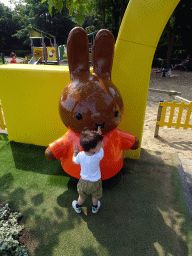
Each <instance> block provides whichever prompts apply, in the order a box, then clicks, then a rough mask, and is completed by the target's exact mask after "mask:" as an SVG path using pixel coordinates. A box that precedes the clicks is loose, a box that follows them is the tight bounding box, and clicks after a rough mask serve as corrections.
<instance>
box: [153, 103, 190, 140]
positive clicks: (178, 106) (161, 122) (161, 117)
mask: <svg viewBox="0 0 192 256" xmlns="http://www.w3.org/2000/svg"><path fill="white" fill-rule="evenodd" d="M168 107H170V113H169V116H168V121H166V120H165V118H166V111H167V108H168ZM184 109H186V111H185V112H186V113H184V111H183V110H184ZM175 110H176V111H177V112H178V113H177V119H176V122H174V120H173V119H175V117H174V114H175ZM191 111H192V102H190V103H188V104H186V103H184V102H183V101H182V102H181V103H176V102H175V101H172V102H167V101H166V100H165V101H160V102H159V109H158V113H157V122H156V128H155V134H154V137H157V136H158V132H159V127H163V126H167V127H168V128H171V127H175V128H176V129H179V128H180V127H183V129H185V130H186V129H188V128H191V129H192V120H191V123H190V116H191ZM183 114H185V118H184V119H185V120H184V123H181V121H182V120H181V119H182V115H183ZM191 119H192V118H191Z"/></svg>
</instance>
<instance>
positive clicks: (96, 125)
mask: <svg viewBox="0 0 192 256" xmlns="http://www.w3.org/2000/svg"><path fill="white" fill-rule="evenodd" d="M104 125H105V122H103V123H101V124H98V123H96V124H95V128H96V129H97V128H98V126H101V128H104Z"/></svg>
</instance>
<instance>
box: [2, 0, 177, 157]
mask: <svg viewBox="0 0 192 256" xmlns="http://www.w3.org/2000/svg"><path fill="white" fill-rule="evenodd" d="M178 3H179V0H131V1H130V2H129V5H128V7H127V10H126V13H125V15H124V18H123V21H122V24H121V28H120V31H119V35H118V38H117V42H116V45H115V54H114V63H113V69H112V81H113V83H114V84H115V85H116V86H117V87H118V88H119V90H120V91H121V94H122V97H123V101H124V117H123V120H122V121H121V123H120V125H119V127H118V128H119V129H121V130H123V131H126V132H129V133H132V134H134V135H135V136H136V137H138V138H139V140H140V141H141V140H142V133H143V124H144V118H145V109H146V103H147V94H148V86H149V79H150V70H151V63H152V60H153V55H154V52H155V49H156V46H157V43H158V41H159V38H160V35H161V33H162V31H163V28H164V27H165V25H166V22H167V20H168V19H169V17H170V15H171V13H172V12H173V10H174V8H175V7H176V5H177V4H178ZM0 78H1V84H0V98H1V101H2V105H3V110H4V115H5V119H6V124H7V129H8V134H9V139H10V140H14V141H16V142H23V143H32V144H37V145H42V146H48V144H49V143H50V142H52V141H54V140H55V139H57V138H59V137H60V136H62V135H63V134H64V133H65V132H66V131H67V128H66V127H65V126H64V125H63V123H62V122H61V120H60V116H59V111H58V103H59V98H60V95H61V92H62V90H63V88H64V87H65V86H66V85H67V84H68V82H69V81H70V77H69V72H68V67H64V66H46V65H19V64H18V65H13V64H10V65H2V66H0ZM151 136H153V134H152V135H151ZM139 155H140V149H138V150H136V151H131V150H129V151H125V152H124V156H125V157H126V156H129V157H131V158H139Z"/></svg>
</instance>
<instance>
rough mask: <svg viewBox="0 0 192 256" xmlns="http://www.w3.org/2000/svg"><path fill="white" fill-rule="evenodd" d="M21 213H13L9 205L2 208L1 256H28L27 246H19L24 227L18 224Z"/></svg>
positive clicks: (0, 227) (0, 222) (0, 230)
mask: <svg viewBox="0 0 192 256" xmlns="http://www.w3.org/2000/svg"><path fill="white" fill-rule="evenodd" d="M21 217H22V214H21V213H18V212H11V211H10V208H9V207H8V204H6V205H5V206H4V207H2V208H0V255H7V256H8V255H12V256H28V253H27V250H26V247H25V246H21V245H20V244H19V241H18V239H19V236H20V235H21V231H22V230H23V228H24V227H23V226H21V225H19V224H18V219H19V218H21Z"/></svg>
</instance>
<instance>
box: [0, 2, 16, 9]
mask: <svg viewBox="0 0 192 256" xmlns="http://www.w3.org/2000/svg"><path fill="white" fill-rule="evenodd" d="M0 3H3V4H4V5H5V6H7V7H9V8H11V9H12V10H13V9H14V7H15V5H14V4H10V1H9V0H0Z"/></svg>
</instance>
